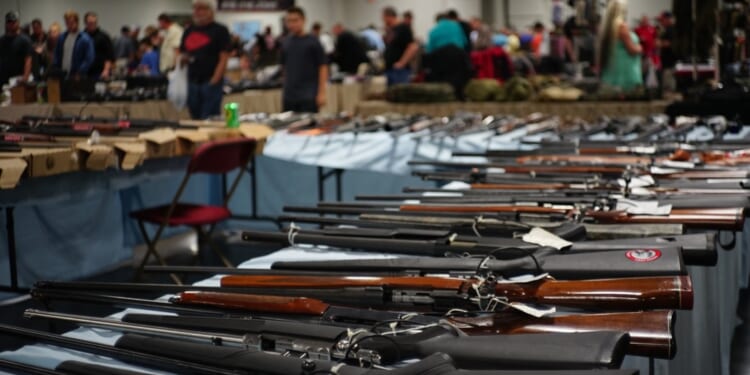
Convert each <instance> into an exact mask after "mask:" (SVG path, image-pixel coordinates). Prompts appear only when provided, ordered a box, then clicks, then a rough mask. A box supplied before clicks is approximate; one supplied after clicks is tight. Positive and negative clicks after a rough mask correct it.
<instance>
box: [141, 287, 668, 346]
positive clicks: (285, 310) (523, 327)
mask: <svg viewBox="0 0 750 375" xmlns="http://www.w3.org/2000/svg"><path fill="white" fill-rule="evenodd" d="M170 301H171V302H173V303H176V304H180V305H195V306H210V307H217V308H224V309H227V308H228V309H231V310H244V311H249V312H256V311H266V312H273V313H281V314H292V315H298V314H302V315H311V316H320V317H321V321H324V322H326V321H328V322H337V321H338V322H346V323H348V324H352V323H350V322H361V323H364V322H367V321H368V320H363V319H362V314H368V311H370V310H362V309H353V308H342V307H337V306H331V305H329V304H326V303H324V302H322V301H319V300H313V299H308V298H299V297H277V298H276V299H275V300H273V301H272V300H270V299H267V298H264V297H263V296H257V295H247V294H234V293H213V292H194V291H187V292H182V293H179V294H178V295H177V296H176V297H173V298H172V299H171V300H170ZM392 314H394V315H396V316H389V317H387V318H388V319H384V320H382V321H381V322H399V323H403V324H407V326H408V325H411V326H413V325H414V324H416V323H418V321H419V320H422V321H423V322H424V324H434V323H437V322H438V321H439V320H440V319H441V317H438V316H435V317H432V319H434V322H430V323H427V321H426V319H430V318H431V316H429V315H414V314H402V313H392ZM397 314H400V315H397ZM382 318H386V316H382ZM415 318H418V319H415ZM144 319H165V320H169V321H180V318H172V317H165V318H161V317H158V318H151V316H147V317H145V318H144ZM218 319H220V320H219V321H224V320H222V319H226V318H218ZM447 319H449V320H450V321H451V322H453V323H454V325H456V326H457V327H459V328H461V331H463V332H464V333H466V334H468V335H486V334H497V333H501V334H515V333H552V332H591V331H611V330H615V331H624V332H628V333H629V335H630V345H629V347H628V350H627V354H630V355H640V356H647V357H656V358H665V359H668V358H673V357H674V355H675V353H676V347H675V339H674V321H675V320H674V312H672V311H645V312H644V311H641V312H626V313H605V314H580V315H558V316H548V317H542V318H534V317H530V316H528V315H526V314H520V313H517V312H512V311H505V312H500V313H495V314H484V315H480V316H479V317H460V316H459V317H456V316H448V317H447ZM134 322H136V323H138V322H140V323H143V322H145V320H140V321H134ZM185 322H188V321H185ZM191 324H192V325H193V326H197V327H200V325H197V324H196V322H195V321H191V322H190V323H185V326H184V327H185V328H187V327H189V326H190V325H191ZM374 324H375V326H378V325H382V323H378V322H375V323H374ZM230 327H231V328H230ZM236 328H237V326H236V325H235V324H234V320H230V321H229V322H227V323H226V328H225V329H227V330H232V329H236ZM222 332H223V330H222ZM230 332H231V331H230Z"/></svg>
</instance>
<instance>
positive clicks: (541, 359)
mask: <svg viewBox="0 0 750 375" xmlns="http://www.w3.org/2000/svg"><path fill="white" fill-rule="evenodd" d="M24 316H25V317H27V318H44V319H51V320H56V321H66V322H72V323H74V324H77V325H79V326H82V327H94V328H105V329H112V330H114V331H117V332H125V333H135V334H143V335H149V336H155V337H159V338H172V339H179V340H181V341H188V342H195V343H204V344H214V345H221V346H226V347H235V348H242V349H245V350H248V351H261V350H263V351H270V352H277V353H279V354H281V355H282V356H296V357H300V358H310V359H314V360H322V361H331V360H342V359H344V360H346V359H354V360H356V361H358V362H360V363H371V364H374V365H391V364H394V363H396V362H400V361H402V360H406V359H413V358H420V359H424V358H427V357H428V356H429V355H430V354H432V353H436V352H442V353H445V354H447V355H449V356H450V357H451V358H452V359H453V360H454V361H455V364H456V365H457V366H458V367H461V368H465V369H470V370H481V369H513V368H517V366H518V364H519V363H525V364H524V368H525V369H530V370H537V369H588V368H618V367H620V364H621V362H622V359H623V357H624V355H625V348H626V347H627V345H628V336H627V334H625V333H621V332H590V333H583V334H573V335H571V334H560V333H556V334H520V335H483V336H459V335H458V333H457V332H456V330H455V329H453V328H452V327H450V326H445V325H443V326H441V325H437V326H432V327H427V328H424V329H407V330H405V331H406V332H402V334H400V335H387V336H383V335H377V334H372V332H367V331H366V330H362V331H360V332H356V331H350V330H347V329H345V328H340V327H331V326H321V325H317V324H308V323H298V322H284V321H276V322H263V321H248V322H249V324H245V326H246V327H247V328H250V331H249V332H247V333H246V334H243V335H238V334H224V333H216V332H215V331H213V330H212V331H204V332H201V331H195V330H185V329H181V328H173V327H165V326H163V325H161V324H157V325H148V324H137V323H132V322H120V321H117V320H113V319H103V318H95V317H88V316H81V315H72V314H62V313H53V312H46V311H37V310H27V311H26V312H25V313H24ZM192 319H193V321H196V319H197V321H196V323H198V324H201V319H202V318H192ZM209 319H210V318H209ZM151 322H152V323H153V322H157V323H158V320H157V321H153V320H152V321H151ZM257 323H260V324H257ZM265 323H268V324H265ZM204 324H205V323H204ZM264 325H268V326H269V327H263V326H264ZM363 331H364V332H363ZM591 347H598V348H599V349H600V350H598V351H595V352H592V351H591V350H590V348H591ZM531 348H536V350H530V349H531ZM540 348H541V350H540ZM532 352H533V353H532Z"/></svg>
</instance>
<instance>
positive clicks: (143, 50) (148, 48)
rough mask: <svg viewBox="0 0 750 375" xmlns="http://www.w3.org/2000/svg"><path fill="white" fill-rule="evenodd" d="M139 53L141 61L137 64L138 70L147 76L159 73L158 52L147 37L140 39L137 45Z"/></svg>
mask: <svg viewBox="0 0 750 375" xmlns="http://www.w3.org/2000/svg"><path fill="white" fill-rule="evenodd" d="M138 49H139V52H140V54H141V62H140V63H139V64H138V72H140V73H142V74H145V75H147V76H158V75H159V52H156V50H154V46H153V45H152V44H151V41H150V40H149V39H143V40H141V43H140V45H139V46H138Z"/></svg>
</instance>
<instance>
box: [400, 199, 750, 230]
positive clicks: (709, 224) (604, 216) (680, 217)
mask: <svg viewBox="0 0 750 375" xmlns="http://www.w3.org/2000/svg"><path fill="white" fill-rule="evenodd" d="M399 210H400V211H407V212H458V213H504V212H512V213H519V214H524V213H526V214H565V215H569V216H574V215H575V214H577V212H576V210H570V209H565V208H555V207H539V206H520V205H518V206H515V205H458V204H443V205H427V204H421V205H419V204H416V205H402V206H400V207H399ZM581 213H582V214H583V215H584V216H586V217H590V218H593V219H595V220H597V221H598V222H600V223H606V224H621V223H629V224H631V223H632V224H684V225H688V226H693V227H703V228H715V229H739V228H742V226H743V225H744V220H745V209H744V208H721V209H703V208H701V209H672V211H671V212H670V213H669V215H665V216H657V215H633V214H628V213H627V212H625V211H594V210H587V211H583V212H581Z"/></svg>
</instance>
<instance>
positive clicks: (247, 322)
mask: <svg viewBox="0 0 750 375" xmlns="http://www.w3.org/2000/svg"><path fill="white" fill-rule="evenodd" d="M188 293H189V292H188ZM198 294H200V292H198ZM192 297H193V301H196V300H198V298H200V296H195V295H194V296H192ZM352 310H356V309H352ZM338 318H339V319H341V318H342V317H341V316H339V317H338ZM122 319H123V321H124V322H128V323H136V324H146V325H154V326H162V327H171V328H179V329H193V330H199V331H210V332H220V333H232V334H257V333H260V334H267V335H272V336H278V335H286V336H298V335H307V336H306V337H308V338H312V337H313V336H309V335H308V333H307V332H309V331H310V330H309V329H307V330H305V329H300V330H296V329H294V328H296V327H297V326H298V325H299V324H298V323H294V322H284V321H269V320H262V319H257V318H252V319H248V318H223V317H221V318H214V317H181V316H162V315H150V314H127V315H125V316H124V317H123V318H122ZM439 319H440V318H439V317H435V321H434V323H431V324H429V325H424V326H419V325H414V322H413V321H410V320H404V321H402V322H400V323H402V324H404V325H407V326H410V327H411V328H412V329H420V328H429V327H431V326H433V325H435V324H437V323H439V321H440V320H439ZM445 319H447V320H448V321H449V322H450V324H451V325H452V326H453V327H456V328H459V329H460V331H461V332H462V333H464V334H468V335H469V336H477V335H497V334H500V335H507V334H523V333H526V334H528V333H555V332H558V333H559V332H562V331H564V332H568V333H575V332H594V331H606V330H612V329H613V328H616V329H617V330H622V331H623V332H627V333H628V334H629V335H630V344H629V346H628V349H627V352H626V354H630V355H640V356H648V357H652V358H655V357H658V358H665V359H669V358H673V357H674V355H675V350H674V349H675V347H674V334H673V332H674V312H673V311H646V312H637V313H610V314H582V315H561V316H550V317H542V318H533V317H530V316H527V315H524V314H518V313H512V312H503V313H496V314H491V315H481V316H479V317H460V316H459V317H453V316H448V317H446V318H445ZM384 322H387V321H383V322H379V323H376V324H375V326H376V327H379V326H383V325H384V324H383V323H384ZM397 322H398V321H397ZM320 327H321V330H322V329H323V328H326V329H328V328H329V326H325V325H320ZM349 327H351V326H349ZM303 328H304V327H303ZM330 331H331V335H330V336H329V337H332V338H334V339H335V338H340V337H343V336H345V332H341V328H336V329H332V330H330ZM373 332H374V333H380V334H382V333H383V332H385V333H387V332H388V330H385V329H384V330H383V332H380V331H378V330H373ZM334 335H335V336H334ZM315 337H317V336H315ZM498 345H503V342H498ZM362 348H364V347H362ZM407 351H408V350H407ZM400 352H402V353H403V351H401V350H400ZM446 354H448V355H451V353H446ZM451 357H453V356H452V355H451ZM453 358H454V359H456V358H455V357H453ZM381 362H382V363H384V361H381ZM467 368H468V367H467Z"/></svg>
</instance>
